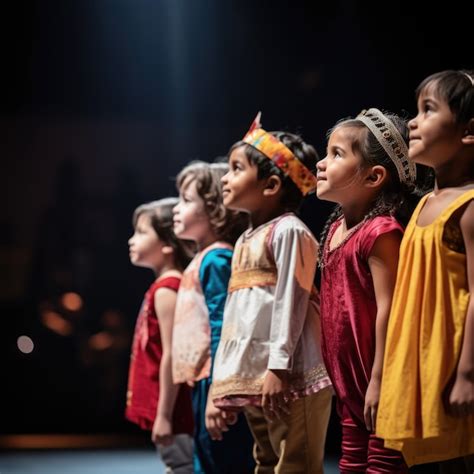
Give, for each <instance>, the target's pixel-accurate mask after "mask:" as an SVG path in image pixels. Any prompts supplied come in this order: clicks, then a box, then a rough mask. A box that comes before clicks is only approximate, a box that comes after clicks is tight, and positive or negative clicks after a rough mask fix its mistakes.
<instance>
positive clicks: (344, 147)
mask: <svg viewBox="0 0 474 474" xmlns="http://www.w3.org/2000/svg"><path fill="white" fill-rule="evenodd" d="M353 140H354V129H352V128H350V127H339V128H336V129H335V130H334V131H333V132H332V133H331V136H330V137H329V141H328V145H327V154H326V157H325V158H324V159H323V160H320V161H319V162H318V164H317V174H316V177H317V180H318V186H317V188H316V194H317V196H318V198H320V199H324V200H325V201H332V202H335V203H338V204H341V205H343V204H344V203H345V202H346V201H348V200H349V201H350V200H351V199H354V197H355V193H357V191H358V190H360V188H361V185H362V182H363V165H362V158H361V156H360V154H359V153H355V152H354V151H353V150H352V143H353Z"/></svg>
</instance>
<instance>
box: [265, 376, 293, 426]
mask: <svg viewBox="0 0 474 474" xmlns="http://www.w3.org/2000/svg"><path fill="white" fill-rule="evenodd" d="M287 389H288V372H287V371H286V370H268V371H267V374H266V375H265V380H264V381H263V389H262V409H263V414H264V415H265V416H266V417H267V418H268V419H269V420H274V419H276V418H282V417H283V416H284V415H289V413H290V410H289V408H288V402H287V401H286V398H285V395H286V394H287Z"/></svg>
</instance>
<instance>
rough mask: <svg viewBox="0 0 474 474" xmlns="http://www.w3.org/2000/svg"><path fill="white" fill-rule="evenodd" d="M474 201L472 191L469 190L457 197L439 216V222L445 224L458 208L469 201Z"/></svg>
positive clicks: (473, 190) (473, 191) (473, 192)
mask: <svg viewBox="0 0 474 474" xmlns="http://www.w3.org/2000/svg"><path fill="white" fill-rule="evenodd" d="M472 199H474V189H470V190H469V191H466V192H465V193H463V194H461V195H460V196H458V197H457V198H456V199H454V200H453V201H452V202H451V203H450V204H448V206H446V208H445V209H444V210H443V211H442V212H441V214H440V220H441V221H443V222H447V221H448V220H449V219H450V217H451V216H452V215H453V213H454V212H456V211H457V210H458V209H459V208H461V207H462V206H464V205H465V204H467V203H468V202H469V201H471V200H472Z"/></svg>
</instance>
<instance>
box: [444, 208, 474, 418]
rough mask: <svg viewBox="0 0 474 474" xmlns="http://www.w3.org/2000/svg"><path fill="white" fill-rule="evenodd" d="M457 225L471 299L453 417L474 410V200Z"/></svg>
mask: <svg viewBox="0 0 474 474" xmlns="http://www.w3.org/2000/svg"><path fill="white" fill-rule="evenodd" d="M459 226H460V228H461V232H462V236H463V239H464V245H465V248H466V274H467V281H468V288H469V294H470V299H469V305H468V307H467V314H466V322H465V325H464V337H463V341H462V346H461V355H460V357H459V363H458V367H457V370H456V379H455V381H454V385H453V388H452V390H451V393H450V395H449V411H450V412H451V414H453V415H455V416H467V415H469V414H471V413H474V201H471V202H470V203H469V204H468V206H467V207H466V210H465V211H464V212H463V215H462V217H461V219H460V221H459Z"/></svg>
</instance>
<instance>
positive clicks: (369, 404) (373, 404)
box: [364, 377, 380, 432]
mask: <svg viewBox="0 0 474 474" xmlns="http://www.w3.org/2000/svg"><path fill="white" fill-rule="evenodd" d="M379 400H380V379H379V378H377V377H372V378H371V379H370V382H369V386H368V387H367V392H366V394H365V404H364V421H365V427H366V428H367V430H368V431H371V432H373V431H375V421H376V420H377V410H378V408H379Z"/></svg>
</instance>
